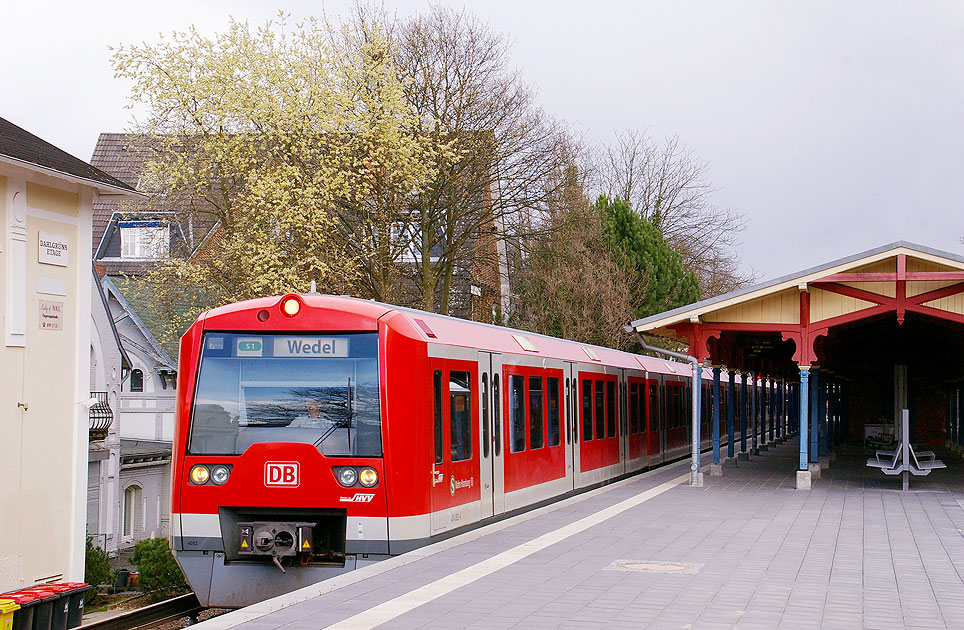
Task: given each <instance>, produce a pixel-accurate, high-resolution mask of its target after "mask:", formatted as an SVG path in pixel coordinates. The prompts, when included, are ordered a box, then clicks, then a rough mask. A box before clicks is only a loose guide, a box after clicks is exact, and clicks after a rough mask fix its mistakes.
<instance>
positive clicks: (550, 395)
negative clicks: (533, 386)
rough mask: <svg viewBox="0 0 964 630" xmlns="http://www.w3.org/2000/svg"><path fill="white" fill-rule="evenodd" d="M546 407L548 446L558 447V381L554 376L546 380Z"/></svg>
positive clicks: (559, 435) (559, 433)
mask: <svg viewBox="0 0 964 630" xmlns="http://www.w3.org/2000/svg"><path fill="white" fill-rule="evenodd" d="M546 407H547V409H546V411H547V415H548V422H549V446H559V439H560V437H561V432H560V431H559V379H558V378H556V377H554V376H550V377H548V378H547V379H546ZM567 426H568V425H567Z"/></svg>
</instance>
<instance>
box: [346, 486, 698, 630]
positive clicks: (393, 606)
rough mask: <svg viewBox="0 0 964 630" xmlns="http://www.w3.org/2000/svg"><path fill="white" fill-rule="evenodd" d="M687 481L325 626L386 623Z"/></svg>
mask: <svg viewBox="0 0 964 630" xmlns="http://www.w3.org/2000/svg"><path fill="white" fill-rule="evenodd" d="M687 478H688V475H681V476H679V477H677V478H675V479H672V480H671V481H667V482H665V483H661V484H660V485H658V486H656V487H655V488H652V489H650V490H646V491H645V492H642V493H640V494H637V495H636V496H634V497H631V498H629V499H626V500H625V501H620V502H619V503H617V504H616V505H612V506H610V507H608V508H605V509H603V510H600V511H599V512H596V513H594V514H591V515H589V516H586V517H584V518H581V519H579V520H578V521H575V522H574V523H570V524H569V525H566V526H564V527H560V528H559V529H557V530H555V531H551V532H549V533H547V534H543V535H542V536H539V537H538V538H534V539H533V540H530V541H529V542H525V543H522V544H521V545H518V546H516V547H513V548H512V549H508V550H506V551H503V552H502V553H500V554H497V555H495V556H492V557H491V558H488V559H486V560H483V561H482V562H477V563H476V564H473V565H472V566H470V567H466V568H464V569H462V570H461V571H456V572H455V573H453V574H451V575H447V576H445V577H444V578H440V579H438V580H435V581H434V582H431V583H429V584H426V585H425V586H422V587H420V588H417V589H415V590H413V591H409V592H408V593H405V594H404V595H399V596H398V597H396V598H394V599H390V600H388V601H387V602H384V603H382V604H379V605H378V606H375V607H373V608H370V609H368V610H366V611H365V612H361V613H358V614H357V615H354V616H352V617H349V618H348V619H344V620H342V621H339V622H338V623H335V624H332V625H330V626H327V627H328V628H329V629H330V630H368V629H370V628H374V627H376V626H379V625H381V624H383V623H388V622H389V621H391V620H393V619H395V618H397V617H399V616H400V615H403V614H405V613H407V612H409V611H411V610H414V609H415V608H418V607H419V606H421V605H422V604H426V603H428V602H430V601H433V600H435V599H437V598H439V597H441V596H443V595H446V594H448V593H451V592H452V591H454V590H456V589H459V588H461V587H463V586H465V585H467V584H471V583H472V582H475V581H476V580H479V579H482V578H484V577H485V576H487V575H490V574H492V573H495V572H496V571H498V570H500V569H504V568H505V567H507V566H509V565H510V564H513V563H515V562H518V561H519V560H522V559H523V558H527V557H529V556H531V555H532V554H534V553H536V552H538V551H541V550H543V549H545V548H546V547H549V546H550V545H554V544H556V543H558V542H562V541H563V540H565V539H566V538H569V537H570V536H574V535H575V534H578V533H580V532H583V531H585V530H587V529H589V528H590V527H593V526H595V525H598V524H600V523H602V522H603V521H605V520H607V519H610V518H612V517H614V516H616V515H617V514H620V513H622V512H625V511H626V510H628V509H631V508H634V507H636V506H637V505H640V504H641V503H644V502H646V501H648V500H650V499H652V498H653V497H656V496H659V495H661V494H663V493H664V492H666V491H667V490H670V489H672V488H674V487H676V486H678V485H679V484H681V483H683V482H684V481H686V479H687Z"/></svg>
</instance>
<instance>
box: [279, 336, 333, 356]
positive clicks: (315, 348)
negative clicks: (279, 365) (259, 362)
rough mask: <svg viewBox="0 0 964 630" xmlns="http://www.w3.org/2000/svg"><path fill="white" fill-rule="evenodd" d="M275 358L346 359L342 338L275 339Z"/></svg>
mask: <svg viewBox="0 0 964 630" xmlns="http://www.w3.org/2000/svg"><path fill="white" fill-rule="evenodd" d="M274 356H276V357H347V356H348V340H347V339H345V338H344V337H275V338H274Z"/></svg>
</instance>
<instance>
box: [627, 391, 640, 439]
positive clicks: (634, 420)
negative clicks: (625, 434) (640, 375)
mask: <svg viewBox="0 0 964 630" xmlns="http://www.w3.org/2000/svg"><path fill="white" fill-rule="evenodd" d="M629 432H630V433H639V383H630V384H629Z"/></svg>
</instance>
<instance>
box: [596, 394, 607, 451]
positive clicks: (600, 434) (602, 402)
mask: <svg viewBox="0 0 964 630" xmlns="http://www.w3.org/2000/svg"><path fill="white" fill-rule="evenodd" d="M604 437H606V394H605V392H604V389H603V382H602V381H596V439H597V440H599V439H602V438H604Z"/></svg>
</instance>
